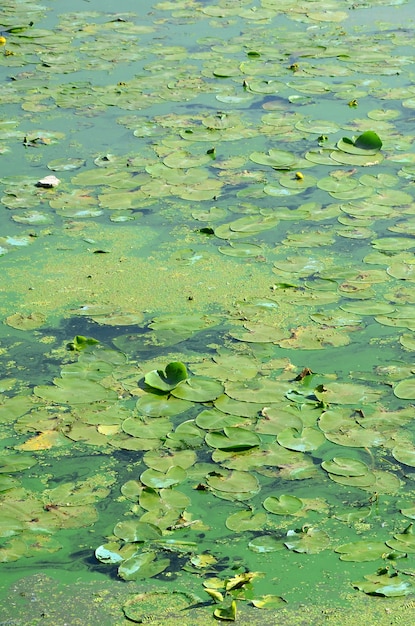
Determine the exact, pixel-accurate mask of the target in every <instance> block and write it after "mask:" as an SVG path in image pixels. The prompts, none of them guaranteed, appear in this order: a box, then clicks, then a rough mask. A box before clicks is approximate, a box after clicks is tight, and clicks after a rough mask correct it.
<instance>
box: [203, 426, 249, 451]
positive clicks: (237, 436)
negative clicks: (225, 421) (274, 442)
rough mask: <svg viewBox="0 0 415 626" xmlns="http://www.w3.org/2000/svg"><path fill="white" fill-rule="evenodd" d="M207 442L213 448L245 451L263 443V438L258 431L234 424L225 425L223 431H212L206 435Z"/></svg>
mask: <svg viewBox="0 0 415 626" xmlns="http://www.w3.org/2000/svg"><path fill="white" fill-rule="evenodd" d="M205 440H206V443H207V444H208V445H209V446H211V447H212V448H218V449H219V450H229V451H232V452H243V451H244V450H250V449H251V448H254V447H256V446H259V445H260V443H261V438H260V437H259V435H257V434H256V433H253V432H252V431H250V430H248V429H245V428H237V427H233V426H225V428H224V429H223V433H216V432H211V433H208V434H207V435H206V438H205Z"/></svg>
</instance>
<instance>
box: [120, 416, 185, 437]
mask: <svg viewBox="0 0 415 626" xmlns="http://www.w3.org/2000/svg"><path fill="white" fill-rule="evenodd" d="M122 429H123V431H124V432H125V433H127V434H128V435H131V436H132V437H139V438H141V439H162V438H164V437H165V436H166V435H167V433H169V432H170V431H171V430H173V424H172V423H171V422H170V420H168V419H166V418H164V417H159V418H152V419H151V420H143V419H137V418H136V417H128V418H127V419H126V420H124V421H123V423H122Z"/></svg>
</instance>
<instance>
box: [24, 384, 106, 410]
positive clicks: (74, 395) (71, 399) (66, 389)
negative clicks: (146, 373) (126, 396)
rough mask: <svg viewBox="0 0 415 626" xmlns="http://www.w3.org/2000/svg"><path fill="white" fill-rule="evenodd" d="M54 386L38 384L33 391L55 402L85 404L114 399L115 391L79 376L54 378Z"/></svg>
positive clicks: (44, 398)
mask: <svg viewBox="0 0 415 626" xmlns="http://www.w3.org/2000/svg"><path fill="white" fill-rule="evenodd" d="M53 382H54V383H55V385H54V386H52V385H39V386H37V387H35V388H34V393H35V395H36V396H38V397H39V398H43V400H48V401H49V402H54V403H56V404H69V405H71V404H86V403H91V402H98V401H100V400H116V399H117V393H116V392H115V391H113V390H112V389H107V388H106V387H103V386H102V385H100V384H99V383H97V382H94V381H91V380H87V379H81V378H72V377H65V378H55V379H54V381H53Z"/></svg>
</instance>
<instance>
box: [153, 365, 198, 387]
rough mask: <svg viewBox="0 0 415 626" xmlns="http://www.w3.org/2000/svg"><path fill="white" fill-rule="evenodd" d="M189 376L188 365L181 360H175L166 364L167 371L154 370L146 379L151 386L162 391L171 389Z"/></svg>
mask: <svg viewBox="0 0 415 626" xmlns="http://www.w3.org/2000/svg"><path fill="white" fill-rule="evenodd" d="M187 377H188V373H187V369H186V366H185V365H184V364H183V363H180V362H179V361H174V362H172V363H169V364H168V365H167V366H166V369H165V371H164V372H163V371H162V370H153V371H151V372H148V373H147V374H146V375H145V377H144V380H145V382H146V384H147V385H148V386H149V387H153V388H154V389H160V390H161V391H171V390H172V389H174V388H175V387H177V385H178V384H179V383H180V382H181V381H182V380H186V378H187Z"/></svg>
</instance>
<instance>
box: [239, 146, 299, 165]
mask: <svg viewBox="0 0 415 626" xmlns="http://www.w3.org/2000/svg"><path fill="white" fill-rule="evenodd" d="M249 158H250V159H251V161H253V162H254V163H258V164H259V165H268V166H270V167H273V168H274V169H276V170H289V169H291V167H293V166H294V165H295V163H296V161H297V157H296V156H295V155H294V154H293V153H292V152H288V151H287V150H276V149H272V150H269V151H268V153H265V152H252V153H251V154H250V155H249Z"/></svg>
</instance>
